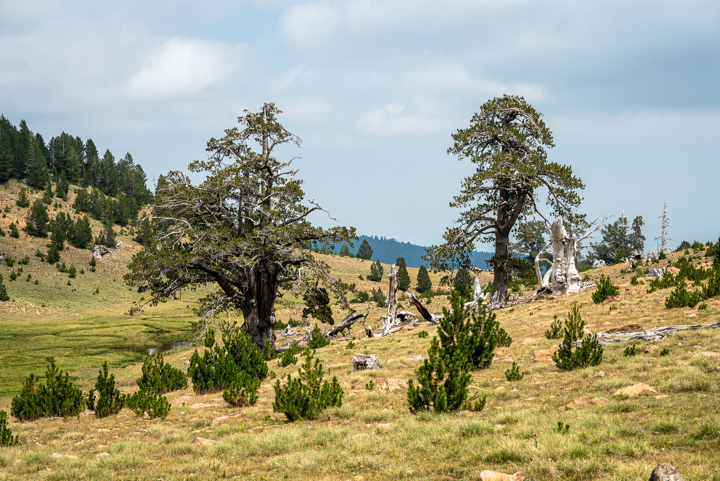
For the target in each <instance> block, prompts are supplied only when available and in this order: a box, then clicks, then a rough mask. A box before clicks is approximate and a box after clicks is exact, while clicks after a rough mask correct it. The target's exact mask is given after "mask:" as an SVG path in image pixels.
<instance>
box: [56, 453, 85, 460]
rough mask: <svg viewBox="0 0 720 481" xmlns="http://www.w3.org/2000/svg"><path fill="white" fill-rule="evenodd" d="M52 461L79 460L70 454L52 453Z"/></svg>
mask: <svg viewBox="0 0 720 481" xmlns="http://www.w3.org/2000/svg"><path fill="white" fill-rule="evenodd" d="M50 457H51V458H53V459H60V458H67V459H79V458H78V457H77V456H75V455H72V454H60V453H52V454H51V455H50Z"/></svg>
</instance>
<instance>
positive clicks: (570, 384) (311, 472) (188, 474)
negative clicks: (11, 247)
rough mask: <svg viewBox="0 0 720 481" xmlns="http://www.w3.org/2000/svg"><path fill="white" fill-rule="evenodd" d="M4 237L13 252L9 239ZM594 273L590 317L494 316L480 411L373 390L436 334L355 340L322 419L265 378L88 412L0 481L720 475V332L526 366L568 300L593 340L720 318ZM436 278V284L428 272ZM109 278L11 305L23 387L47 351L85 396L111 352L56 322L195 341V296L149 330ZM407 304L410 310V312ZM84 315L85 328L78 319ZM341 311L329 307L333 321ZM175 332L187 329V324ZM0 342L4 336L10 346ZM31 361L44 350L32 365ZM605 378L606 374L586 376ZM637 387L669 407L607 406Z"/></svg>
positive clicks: (19, 430) (323, 355) (637, 401)
mask: <svg viewBox="0 0 720 481" xmlns="http://www.w3.org/2000/svg"><path fill="white" fill-rule="evenodd" d="M0 242H3V244H0V245H2V246H3V248H5V249H8V244H7V238H5V239H0ZM85 255H86V254H85ZM678 256H679V254H674V255H672V256H670V257H671V258H672V259H676V258H677V257H678ZM326 259H327V261H328V262H329V263H330V264H331V265H332V266H333V269H334V272H335V273H336V274H337V275H339V276H340V277H341V278H342V279H343V280H344V281H346V282H355V283H356V284H357V286H358V287H359V288H360V289H362V290H367V291H368V292H369V291H370V290H371V288H372V287H375V286H380V285H382V286H383V288H384V286H385V284H384V283H383V284H378V283H372V282H369V281H366V280H360V279H359V278H358V275H363V277H365V276H366V275H367V273H369V271H370V262H369V261H365V262H363V261H359V260H356V259H349V258H340V257H336V256H327V257H326ZM661 265H662V264H661ZM31 266H33V264H31ZM38 267H39V266H38ZM120 267H121V266H120ZM3 270H7V268H6V267H3ZM601 273H605V274H609V275H610V276H611V278H612V279H613V282H614V283H615V285H617V286H618V288H619V289H620V292H621V294H620V296H618V298H617V299H614V300H608V301H606V302H605V303H604V304H601V305H596V304H593V303H592V301H591V299H590V293H589V292H587V293H582V294H578V295H575V296H571V297H568V298H561V299H553V300H546V301H540V302H535V303H533V304H529V305H525V306H519V307H515V308H514V309H507V310H503V311H500V312H499V313H498V318H499V320H500V322H501V325H502V326H503V327H504V328H505V329H506V330H507V331H508V333H509V334H510V335H511V336H512V338H513V339H514V342H513V343H512V345H511V346H510V347H508V348H504V349H500V350H498V352H497V356H496V360H495V362H493V364H492V366H491V367H490V368H489V369H487V370H484V371H478V372H474V373H473V381H472V384H471V394H475V393H478V394H481V395H487V399H488V402H487V406H486V407H485V410H484V411H482V412H480V413H473V412H459V413H456V414H447V415H435V414H432V413H426V414H421V415H417V416H413V415H411V414H409V412H408V409H407V401H406V392H405V391H403V390H397V391H387V390H381V386H382V385H383V383H384V382H385V381H386V380H388V379H402V380H408V379H410V378H412V377H414V369H415V368H416V367H417V366H418V365H419V363H420V362H422V361H421V360H418V359H417V357H418V356H427V348H428V345H429V341H430V338H425V339H423V338H420V337H418V333H419V332H420V331H422V330H426V331H428V332H429V333H430V337H432V335H433V334H435V332H436V328H435V327H419V328H415V329H412V330H405V331H403V332H401V333H398V334H396V335H393V336H390V337H386V338H378V339H368V338H364V337H358V338H357V339H356V340H355V341H354V343H355V346H354V348H353V349H351V350H348V349H346V346H347V341H343V342H337V343H333V344H331V345H330V346H328V347H326V348H323V349H321V350H319V351H318V352H317V357H318V358H320V359H321V360H322V362H323V364H324V366H325V370H326V372H327V374H328V375H329V376H337V377H338V379H339V380H340V383H341V384H342V386H343V388H344V390H345V398H344V403H343V406H342V407H340V408H333V409H330V410H327V411H326V412H325V413H324V414H323V415H322V416H321V417H320V419H318V420H315V421H308V422H297V423H292V424H290V423H287V422H286V421H285V418H284V416H283V415H282V414H278V413H275V412H273V411H272V401H273V399H274V391H273V387H272V385H273V383H274V382H275V381H274V380H267V381H265V382H264V383H263V385H262V386H261V391H260V399H259V402H258V404H257V405H256V406H253V407H249V408H241V409H238V408H232V407H228V406H227V405H225V403H224V402H223V401H222V399H221V396H220V393H217V394H209V395H203V396H198V395H195V394H194V393H193V391H192V390H191V389H186V390H184V391H180V392H175V393H171V394H169V395H168V398H169V399H170V401H171V403H172V406H173V407H172V410H171V411H170V414H169V416H168V417H167V418H166V419H165V420H145V419H142V418H137V417H135V416H134V415H133V414H132V412H130V411H129V410H127V409H126V410H123V411H122V412H121V413H120V415H118V416H116V417H112V418H108V419H102V420H96V419H95V418H94V417H93V416H91V415H89V414H88V413H84V414H83V415H81V416H80V417H79V418H72V419H66V420H63V419H41V420H38V421H35V422H31V423H14V422H11V424H10V426H11V428H12V430H13V431H14V433H15V434H18V435H19V436H20V440H21V444H20V445H19V446H17V447H13V448H0V467H1V468H2V469H0V480H11V479H12V480H16V479H38V480H40V479H43V480H76V479H82V480H91V479H103V480H105V479H128V480H134V479H138V480H140V479H143V480H145V479H153V480H157V479H163V480H175V479H228V478H236V479H251V480H253V479H258V480H260V479H300V480H303V479H313V480H316V479H321V480H338V479H339V480H343V479H352V478H354V477H356V476H363V478H364V479H366V480H369V479H373V480H375V479H405V478H409V479H478V477H479V473H480V472H481V471H482V470H484V469H494V470H498V471H504V472H515V471H518V470H522V471H523V472H525V473H528V474H529V475H531V476H532V477H533V478H536V479H544V480H547V479H551V478H553V479H554V478H556V477H557V479H567V480H575V479H587V480H591V479H593V480H594V479H603V480H627V479H647V478H648V477H649V473H650V471H651V470H652V468H653V467H654V466H656V465H657V464H658V463H661V462H667V463H671V464H673V465H674V466H675V467H676V468H677V469H678V470H679V471H680V472H681V473H682V474H683V476H684V477H685V478H686V479H698V480H699V479H704V480H705V479H706V480H720V470H718V466H720V415H719V414H718V409H717V407H718V400H719V399H718V398H719V394H720V386H719V378H720V370H718V368H719V367H720V357H709V356H705V355H700V354H699V353H702V352H715V353H720V332H715V331H713V330H710V331H702V330H700V331H692V332H684V333H679V334H675V335H673V336H671V337H670V338H669V339H667V340H666V341H663V342H660V343H658V345H659V346H660V347H661V348H662V347H666V348H668V349H669V351H670V355H668V356H664V357H660V356H659V355H658V352H659V350H656V351H654V352H652V353H645V352H643V351H642V349H644V347H645V345H646V344H647V343H639V347H640V348H641V352H640V353H639V354H637V355H636V356H633V357H626V356H623V349H624V348H625V347H626V346H625V345H623V344H617V345H614V346H609V347H606V349H605V358H604V361H603V363H602V364H601V365H600V366H598V367H595V368H588V369H584V370H578V371H573V372H563V371H559V370H558V369H557V368H556V367H555V366H554V364H553V363H552V362H551V361H550V362H534V356H533V352H534V351H535V350H538V349H544V348H548V347H550V346H552V344H553V343H557V341H550V340H547V339H545V338H544V336H543V332H544V330H545V329H546V328H547V327H548V326H549V325H550V322H551V320H552V319H553V315H554V314H557V315H558V317H560V318H561V319H563V318H565V317H566V316H567V312H568V311H569V310H570V306H571V304H572V302H575V301H577V302H578V303H579V305H580V306H581V314H582V317H583V319H584V320H585V321H586V322H587V324H588V327H589V329H591V330H593V331H596V332H598V331H604V330H607V329H609V328H613V327H620V326H622V325H625V324H630V323H640V324H642V325H643V326H644V327H646V328H650V327H657V326H661V325H669V324H688V323H692V324H696V323H703V324H705V323H710V322H713V321H715V320H717V318H718V312H719V311H720V301H718V300H711V301H709V302H708V303H707V305H708V307H707V309H706V310H697V309H673V310H668V309H665V308H664V306H663V301H664V298H665V297H666V296H667V295H668V294H669V290H663V291H658V292H655V293H653V294H649V295H648V294H646V293H645V289H646V287H647V280H646V281H645V285H638V286H632V285H630V279H631V276H630V275H629V274H622V273H621V272H620V269H619V268H618V267H608V268H604V269H601V270H597V271H593V272H590V273H589V275H590V276H592V277H593V278H596V277H599V275H600V274H601ZM3 275H5V272H4V271H3ZM87 275H88V274H86V276H87ZM410 275H411V279H412V280H413V281H414V280H415V276H416V270H413V269H410ZM431 276H432V280H433V283H434V285H437V280H438V277H437V275H434V274H431ZM23 282H24V281H23ZM119 282H120V280H119V279H118V286H117V287H115V286H114V284H111V282H108V283H106V284H107V287H105V290H107V291H108V292H113V295H117V296H119V299H120V301H119V302H117V303H115V305H105V304H104V303H105V302H109V301H107V300H104V301H103V302H100V299H99V298H98V297H97V296H95V297H93V296H89V297H88V296H85V300H84V302H85V304H83V301H81V300H77V301H69V302H68V304H67V305H63V304H62V303H61V302H60V301H59V300H57V303H58V304H59V305H55V302H56V301H52V302H51V304H50V307H48V309H54V310H53V311H52V313H51V315H49V316H48V315H47V314H46V311H41V312H40V314H39V315H38V316H37V317H33V318H26V317H23V316H21V315H18V314H17V313H13V312H11V310H12V309H15V308H17V307H19V306H29V305H30V304H33V305H34V307H32V309H37V306H35V305H36V304H37V303H36V302H35V301H23V302H24V303H23V302H17V303H12V304H11V305H10V304H9V303H6V304H9V306H5V308H6V310H5V311H3V313H2V314H1V315H0V322H2V323H3V334H2V336H4V337H3V338H2V341H1V342H2V348H3V349H2V356H3V358H2V360H0V363H1V364H0V366H2V367H0V376H5V377H3V380H5V379H9V378H12V379H17V378H18V376H19V374H21V373H24V372H25V371H23V370H22V369H20V370H18V369H15V368H14V367H11V365H14V364H15V363H16V362H20V360H22V359H27V358H32V359H36V362H35V364H33V365H39V364H40V363H41V358H42V356H44V355H46V354H49V353H55V352H56V351H57V352H58V353H56V354H55V356H56V357H59V358H60V359H61V362H60V365H61V367H62V368H64V369H71V372H72V374H73V375H74V377H75V379H76V380H77V381H78V382H79V383H80V385H81V386H82V387H83V388H85V389H87V388H88V387H89V385H90V384H91V383H92V379H93V378H94V377H95V375H96V372H97V371H96V369H97V367H98V366H99V365H100V364H101V363H102V360H104V359H105V358H106V357H111V356H113V354H111V353H107V352H105V353H98V352H94V353H92V352H90V351H88V352H86V353H85V354H84V355H81V356H75V355H73V353H72V352H66V353H62V354H60V352H61V345H60V344H58V343H57V340H56V339H55V338H57V337H58V336H56V335H51V334H48V335H47V336H42V335H40V332H42V331H43V330H45V331H48V330H50V329H51V327H52V326H55V327H56V328H57V329H58V332H64V333H69V332H77V333H82V332H85V333H87V339H95V338H97V339H99V340H102V339H103V335H104V334H103V333H105V334H107V333H108V332H107V331H108V330H110V334H113V335H114V336H116V337H115V339H116V340H119V341H117V342H124V343H127V344H128V345H130V344H132V343H136V342H138V343H139V344H143V342H140V339H141V338H143V336H144V337H145V338H148V339H151V338H153V335H150V334H148V332H150V331H147V332H146V333H145V334H143V335H140V334H137V333H138V332H144V331H145V330H151V329H152V328H153V327H157V326H160V327H161V328H162V329H163V330H166V331H168V332H170V333H176V334H177V333H179V332H182V330H183V329H187V324H188V323H189V321H190V320H191V319H192V317H191V315H190V314H189V311H190V310H188V309H186V308H185V304H186V303H187V302H189V303H191V304H192V299H190V300H183V301H182V302H181V303H180V302H174V303H172V302H171V303H167V304H165V305H161V306H159V307H158V310H157V311H148V313H146V316H147V317H145V318H140V317H136V318H130V317H123V316H124V315H123V314H122V312H123V311H126V310H127V308H128V307H129V302H130V301H131V300H132V297H133V295H131V293H127V290H126V289H125V288H124V287H122V285H121V284H119ZM6 283H7V281H6ZM17 283H18V281H15V283H8V287H9V290H10V291H11V295H12V296H13V297H17V298H20V299H21V300H22V296H23V295H25V294H23V292H22V291H15V290H14V289H15V285H16V284H17ZM111 287H112V289H111ZM101 290H102V289H101ZM123 292H125V293H127V294H124V293H123ZM27 296H30V294H27ZM125 296H127V297H125ZM58 299H59V298H58ZM286 302H287V304H288V305H287V306H286V307H282V306H280V305H278V307H279V308H280V309H279V311H278V317H279V318H280V319H282V320H287V319H289V318H290V317H291V316H293V317H294V318H295V319H298V318H299V317H300V316H299V314H298V307H299V304H297V301H296V300H294V299H292V298H290V296H286ZM435 302H440V298H439V297H438V298H436V301H435ZM443 302H446V301H444V300H443ZM401 303H403V304H404V305H405V308H407V309H408V310H412V309H409V307H410V306H409V305H408V303H407V302H403V300H401ZM353 306H354V307H355V308H356V309H357V310H358V311H359V312H369V313H370V316H369V319H370V320H372V319H373V318H374V317H377V316H379V315H381V314H382V309H375V308H374V307H373V306H372V304H371V303H368V304H365V305H353ZM335 308H336V309H337V306H335ZM433 308H434V305H433ZM8 309H10V310H8ZM177 309H180V310H179V311H178V310H177ZM95 310H97V311H98V314H97V315H95V316H94V317H93V316H91V315H90V312H93V311H95ZM27 312H28V308H27V307H26V314H27ZM78 312H79V313H81V316H82V317H78V316H74V314H77V313H78ZM33 315H34V314H33ZM173 315H175V316H177V317H175V318H173V317H172V316H173ZM342 315H343V313H341V312H340V311H339V310H337V315H336V318H338V317H342ZM103 319H105V324H103ZM113 324H115V325H116V326H113ZM176 324H177V325H176ZM180 324H184V325H185V326H184V327H183V328H181V327H179V326H180ZM133 326H134V327H133ZM93 329H97V330H96V331H93ZM113 329H115V330H116V331H117V332H112V330H113ZM7 332H11V333H14V334H13V335H12V336H8V335H7V334H5V333H7ZM24 333H28V334H27V336H25V335H23V334H24ZM33 333H35V334H34V335H31V334H33ZM157 337H158V335H156V336H155V338H156V339H157ZM67 338H68V339H74V340H73V341H72V342H78V345H81V344H82V342H84V341H82V342H81V339H82V336H81V335H80V334H78V337H71V336H70V335H69V334H68V335H67ZM78 339H80V340H78ZM102 342H105V341H102ZM109 344H112V343H109ZM34 351H37V353H35V354H32V353H33V352H34ZM191 353H192V349H183V350H179V351H174V352H172V353H168V354H166V356H165V358H166V361H167V362H170V363H171V364H173V365H175V366H178V367H184V363H185V361H186V360H187V359H188V358H189V356H190V354H191ZM357 353H368V354H371V353H375V354H378V355H379V356H380V358H381V359H382V361H383V367H382V369H380V370H379V371H375V372H357V373H353V372H352V368H351V363H350V359H351V358H352V357H353V355H354V354H357ZM13 356H15V357H13ZM112 359H113V362H112V363H111V365H114V366H115V367H114V368H113V369H112V372H113V373H115V374H116V376H117V378H118V382H119V385H120V387H121V389H122V390H123V391H132V390H133V389H134V387H133V383H134V379H135V378H137V377H138V376H139V373H140V366H139V365H138V364H136V363H130V364H126V365H124V366H123V364H122V363H123V362H124V361H125V362H127V359H125V360H124V361H123V358H112ZM512 361H515V362H517V363H518V364H519V365H520V368H521V370H522V372H524V374H525V376H524V378H523V379H522V380H521V381H518V382H513V383H510V382H507V381H506V380H505V376H504V372H505V370H507V369H508V368H509V367H510V365H511V364H512ZM269 364H270V369H272V370H274V371H275V373H276V375H277V376H278V377H280V376H283V375H285V374H287V373H294V372H296V370H297V366H288V367H286V368H280V367H279V366H278V365H277V361H271V362H270V363H269ZM43 367H44V365H43ZM42 370H43V368H40V369H35V372H36V373H40V372H42ZM599 371H603V372H604V373H605V375H604V377H599V376H596V374H597V373H598V372H599ZM23 375H24V374H23ZM371 379H372V380H373V382H374V386H375V387H374V389H373V390H367V389H366V388H365V385H366V384H367V383H368V382H369V381H370V380H371ZM3 382H6V381H3ZM7 382H10V381H7ZM638 382H644V383H646V384H648V385H650V386H652V387H654V388H655V389H656V390H657V391H658V393H659V395H660V396H661V397H660V398H656V397H654V396H649V397H643V398H624V397H616V396H613V393H614V392H615V390H616V389H618V388H621V387H625V386H628V385H631V384H635V383H638ZM10 386H11V387H10V388H4V391H3V393H2V395H4V396H5V397H2V398H0V408H2V409H5V410H6V411H7V410H9V406H10V397H9V395H10V394H11V393H12V392H16V391H17V388H16V387H14V386H17V384H16V382H15V381H12V382H10ZM580 396H596V397H605V398H607V399H608V402H606V403H605V404H603V405H601V406H597V407H590V408H583V409H575V410H571V409H567V408H566V407H565V405H566V404H568V403H569V402H570V401H572V400H574V399H576V398H577V397H580ZM663 396H667V397H663ZM558 421H562V422H563V423H567V424H569V425H570V430H569V432H567V433H559V432H557V431H556V430H555V429H554V428H555V426H556V425H557V422H558ZM533 434H537V436H533ZM196 438H206V439H210V440H211V441H212V444H211V445H209V446H201V445H199V444H193V443H192V441H193V440H194V439H196Z"/></svg>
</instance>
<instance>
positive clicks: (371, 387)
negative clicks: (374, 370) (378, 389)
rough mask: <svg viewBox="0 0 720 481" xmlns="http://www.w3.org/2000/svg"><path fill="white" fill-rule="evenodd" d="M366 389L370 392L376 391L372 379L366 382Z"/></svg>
mask: <svg viewBox="0 0 720 481" xmlns="http://www.w3.org/2000/svg"><path fill="white" fill-rule="evenodd" d="M365 389H367V390H368V391H372V390H373V389H375V381H373V380H372V379H370V382H366V383H365Z"/></svg>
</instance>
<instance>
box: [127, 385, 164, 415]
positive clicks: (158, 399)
mask: <svg viewBox="0 0 720 481" xmlns="http://www.w3.org/2000/svg"><path fill="white" fill-rule="evenodd" d="M126 404H127V407H129V408H130V410H132V412H134V413H135V414H136V415H138V416H143V415H144V414H147V415H148V416H149V417H150V418H151V419H154V418H160V419H165V417H166V416H167V415H168V413H169V412H170V401H168V400H167V398H166V397H165V396H163V395H162V394H160V393H157V392H155V391H153V390H152V389H140V390H139V391H136V392H134V393H133V394H132V395H130V396H128V397H127V398H126Z"/></svg>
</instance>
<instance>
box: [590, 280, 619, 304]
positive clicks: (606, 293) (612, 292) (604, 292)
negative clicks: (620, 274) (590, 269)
mask: <svg viewBox="0 0 720 481" xmlns="http://www.w3.org/2000/svg"><path fill="white" fill-rule="evenodd" d="M618 294H619V291H618V290H617V287H615V286H614V285H613V284H612V282H611V281H610V278H609V277H608V276H606V275H605V274H603V275H601V276H600V282H599V284H598V288H597V290H596V291H595V292H593V294H592V300H593V302H594V303H595V304H600V303H601V302H603V301H604V300H605V299H607V298H608V297H612V296H617V295H618Z"/></svg>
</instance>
